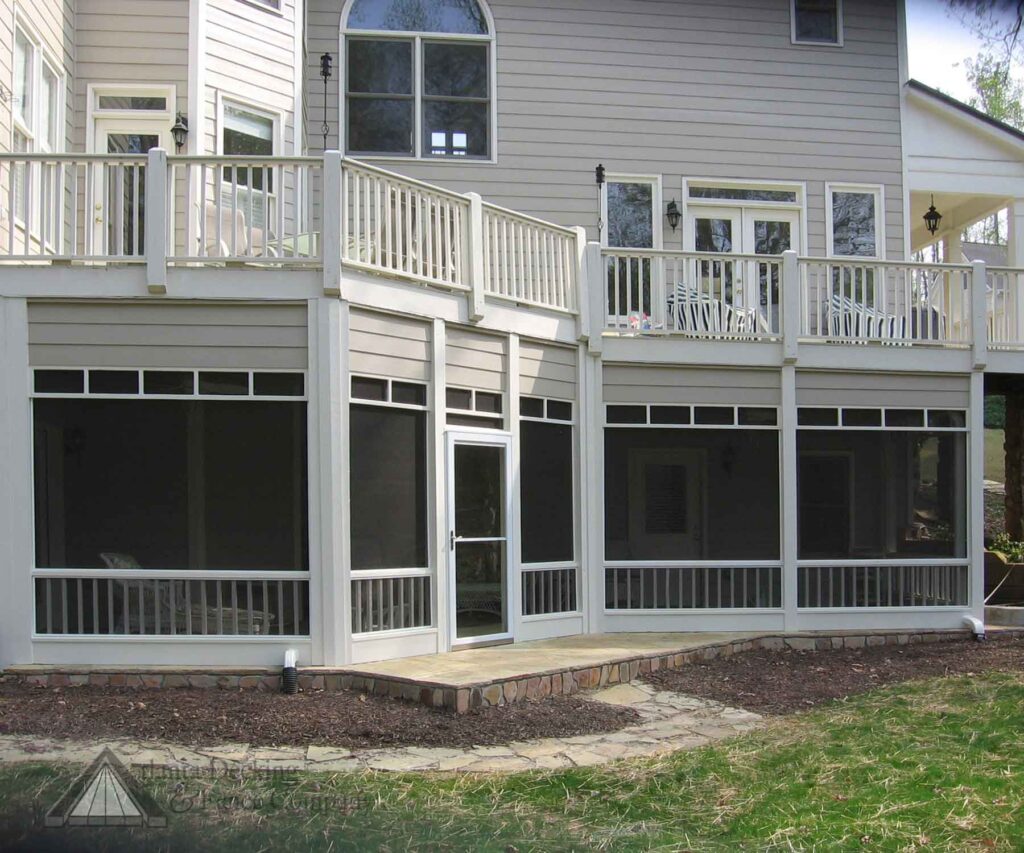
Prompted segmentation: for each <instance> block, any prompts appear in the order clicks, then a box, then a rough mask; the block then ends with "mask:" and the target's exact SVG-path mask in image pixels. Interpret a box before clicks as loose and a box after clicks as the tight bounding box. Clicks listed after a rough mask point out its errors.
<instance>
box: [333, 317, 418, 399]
mask: <svg viewBox="0 0 1024 853" xmlns="http://www.w3.org/2000/svg"><path fill="white" fill-rule="evenodd" d="M348 322H349V344H348V348H349V370H350V371H351V372H352V373H355V374H362V375H368V376H382V377H389V378H392V379H407V380H413V381H416V382H429V381H430V356H431V345H430V340H431V325H430V324H429V323H424V322H418V321H416V320H410V319H409V318H407V317H398V316H396V315H394V314H377V313H374V312H369V311H352V312H351V313H350V314H349V321H348Z"/></svg>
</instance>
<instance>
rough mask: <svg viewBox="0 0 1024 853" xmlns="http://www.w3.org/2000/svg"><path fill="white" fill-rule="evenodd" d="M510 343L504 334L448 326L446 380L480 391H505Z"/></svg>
mask: <svg viewBox="0 0 1024 853" xmlns="http://www.w3.org/2000/svg"><path fill="white" fill-rule="evenodd" d="M507 344H508V342H507V341H506V339H505V338H499V337H495V336H493V335H481V334H478V333H476V332H471V331H469V330H468V329H462V328H459V327H457V326H449V327H448V328H447V329H446V330H445V382H446V383H447V384H448V385H453V386H459V387H462V388H478V389H480V390H481V391H499V392H500V391H504V390H505V389H506V387H507V381H506V376H507V374H508V345H507Z"/></svg>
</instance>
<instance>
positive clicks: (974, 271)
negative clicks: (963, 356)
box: [971, 261, 988, 370]
mask: <svg viewBox="0 0 1024 853" xmlns="http://www.w3.org/2000/svg"><path fill="white" fill-rule="evenodd" d="M986 278H987V276H986V273H985V262H984V261H974V262H973V263H972V264H971V354H972V357H971V361H972V366H973V368H974V369H975V370H984V369H985V364H986V362H987V361H988V292H987V284H988V283H987V281H986Z"/></svg>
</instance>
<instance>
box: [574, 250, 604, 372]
mask: <svg viewBox="0 0 1024 853" xmlns="http://www.w3.org/2000/svg"><path fill="white" fill-rule="evenodd" d="M584 254H585V261H584V264H583V268H584V269H585V270H586V275H587V277H586V287H585V288H584V290H585V291H586V295H587V302H586V304H585V305H581V306H580V311H581V312H583V311H588V312H590V338H589V339H588V345H589V347H590V352H591V354H594V355H599V354H600V352H601V333H602V332H603V331H604V327H605V324H606V322H607V313H606V311H607V308H606V306H605V300H606V299H607V298H608V297H607V294H606V292H605V291H606V290H607V285H606V284H605V283H604V264H603V263H602V260H601V244H600V243H587V248H586V251H585V253H584Z"/></svg>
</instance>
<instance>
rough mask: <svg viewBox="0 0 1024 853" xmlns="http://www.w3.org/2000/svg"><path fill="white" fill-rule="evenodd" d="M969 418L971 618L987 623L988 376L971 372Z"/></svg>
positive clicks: (968, 552) (968, 543) (968, 504)
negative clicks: (986, 380)
mask: <svg viewBox="0 0 1024 853" xmlns="http://www.w3.org/2000/svg"><path fill="white" fill-rule="evenodd" d="M969 402H970V407H971V408H970V416H969V418H968V421H967V426H968V428H969V432H968V434H967V441H968V444H967V447H968V464H967V472H968V490H969V500H968V503H967V506H968V508H969V509H968V512H969V514H970V523H969V524H968V525H967V531H968V533H967V535H968V539H967V555H968V557H969V558H970V603H971V615H973V616H975V617H977V618H978V619H980V620H981V621H982V622H984V621H985V483H984V479H985V374H984V373H983V372H982V371H980V370H975V371H973V372H972V373H971V386H970V397H969Z"/></svg>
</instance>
